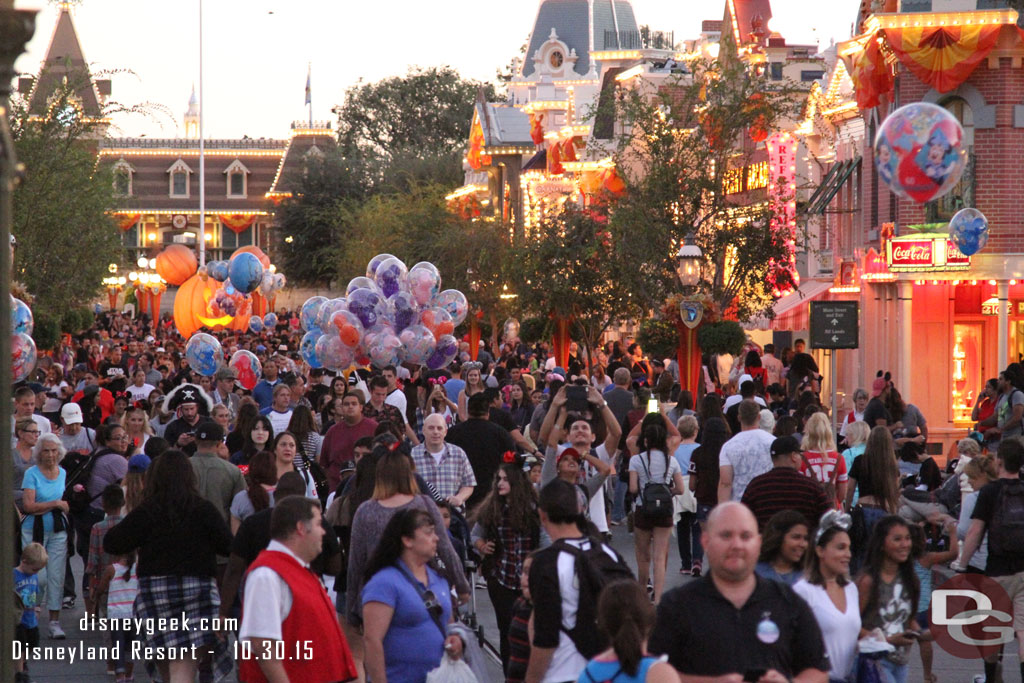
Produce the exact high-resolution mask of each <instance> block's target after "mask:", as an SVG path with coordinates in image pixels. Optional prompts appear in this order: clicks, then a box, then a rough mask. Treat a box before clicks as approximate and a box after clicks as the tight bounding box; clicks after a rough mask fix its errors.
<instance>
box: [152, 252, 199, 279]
mask: <svg viewBox="0 0 1024 683" xmlns="http://www.w3.org/2000/svg"><path fill="white" fill-rule="evenodd" d="M198 267H199V261H197V260H196V255H195V252H193V251H192V250H191V249H189V248H188V247H186V246H185V245H184V244H171V245H169V246H168V247H167V248H166V249H164V250H163V251H161V252H160V253H159V254H158V255H157V257H156V272H157V274H158V275H160V277H162V278H163V279H165V280H167V282H169V283H170V284H172V285H180V284H181V283H183V282H185V280H187V279H189V278H190V277H192V276H193V275H195V273H196V269H197V268H198Z"/></svg>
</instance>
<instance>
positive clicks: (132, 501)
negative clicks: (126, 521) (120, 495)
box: [124, 472, 146, 514]
mask: <svg viewBox="0 0 1024 683" xmlns="http://www.w3.org/2000/svg"><path fill="white" fill-rule="evenodd" d="M145 485H146V473H145V472H128V473H127V474H126V475H124V513H125V514H128V513H129V512H131V511H132V510H134V509H135V508H137V507H138V506H139V503H141V502H142V491H143V489H144V488H145Z"/></svg>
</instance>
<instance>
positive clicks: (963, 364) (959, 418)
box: [951, 322, 985, 423]
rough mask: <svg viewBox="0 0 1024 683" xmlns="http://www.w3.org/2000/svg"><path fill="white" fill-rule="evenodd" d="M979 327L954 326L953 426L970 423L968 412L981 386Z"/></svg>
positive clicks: (982, 382)
mask: <svg viewBox="0 0 1024 683" xmlns="http://www.w3.org/2000/svg"><path fill="white" fill-rule="evenodd" d="M982 325H983V324H982V323H980V322H978V323H958V324H955V325H953V358H952V361H953V362H952V364H951V367H952V370H953V374H952V377H951V385H952V387H953V392H952V393H953V396H952V398H953V401H952V403H953V422H954V423H961V422H966V423H969V422H970V421H971V410H972V409H973V408H974V403H975V401H977V399H978V392H979V391H981V388H982V386H984V383H985V380H984V378H982V376H981V350H982V345H981V341H982V338H981V335H982Z"/></svg>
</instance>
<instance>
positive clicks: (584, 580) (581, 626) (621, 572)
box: [554, 538, 636, 659]
mask: <svg viewBox="0 0 1024 683" xmlns="http://www.w3.org/2000/svg"><path fill="white" fill-rule="evenodd" d="M554 545H555V546H557V547H558V549H559V550H560V551H562V552H566V553H569V554H570V555H572V556H573V557H574V558H575V573H576V583H577V584H578V585H579V591H580V594H579V600H578V601H577V607H576V625H575V626H574V627H573V629H572V630H567V629H566V628H565V627H563V626H562V625H561V624H559V628H560V629H561V630H563V631H565V634H566V635H568V636H569V638H570V639H571V640H572V642H573V644H574V645H575V646H576V649H577V650H578V651H579V653H580V654H581V655H583V656H584V657H586V658H587V659H590V658H591V657H594V656H595V655H597V654H598V653H600V652H603V651H604V650H606V649H608V640H607V638H605V637H604V636H602V635H601V633H600V632H599V631H598V629H597V599H598V597H599V596H600V595H601V590H602V589H603V588H604V587H605V586H607V585H608V584H610V583H612V582H613V581H619V580H623V579H629V580H633V581H635V580H636V577H635V576H634V575H633V570H632V569H630V568H629V565H628V564H626V561H625V560H624V559H622V556H621V555H619V554H618V553H617V552H615V551H614V550H612V553H613V554H614V558H613V557H612V556H610V555H609V554H608V553H607V552H605V550H604V549H605V548H608V549H609V550H611V547H610V546H606V545H605V544H604V543H602V542H601V540H600V539H598V538H589V539H587V541H586V543H585V545H584V547H583V548H579V547H577V546H575V545H573V544H572V543H568V542H566V541H564V540H562V541H557V542H556V543H555V544H554Z"/></svg>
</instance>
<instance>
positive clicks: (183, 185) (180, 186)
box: [174, 171, 188, 195]
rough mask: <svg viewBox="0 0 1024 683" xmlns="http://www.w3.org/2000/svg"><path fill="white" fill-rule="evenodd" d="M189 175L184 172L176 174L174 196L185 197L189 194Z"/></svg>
mask: <svg viewBox="0 0 1024 683" xmlns="http://www.w3.org/2000/svg"><path fill="white" fill-rule="evenodd" d="M187 179H188V174H186V173H185V172H184V171H175V173H174V194H176V195H183V194H186V193H187V192H188V180H187Z"/></svg>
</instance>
